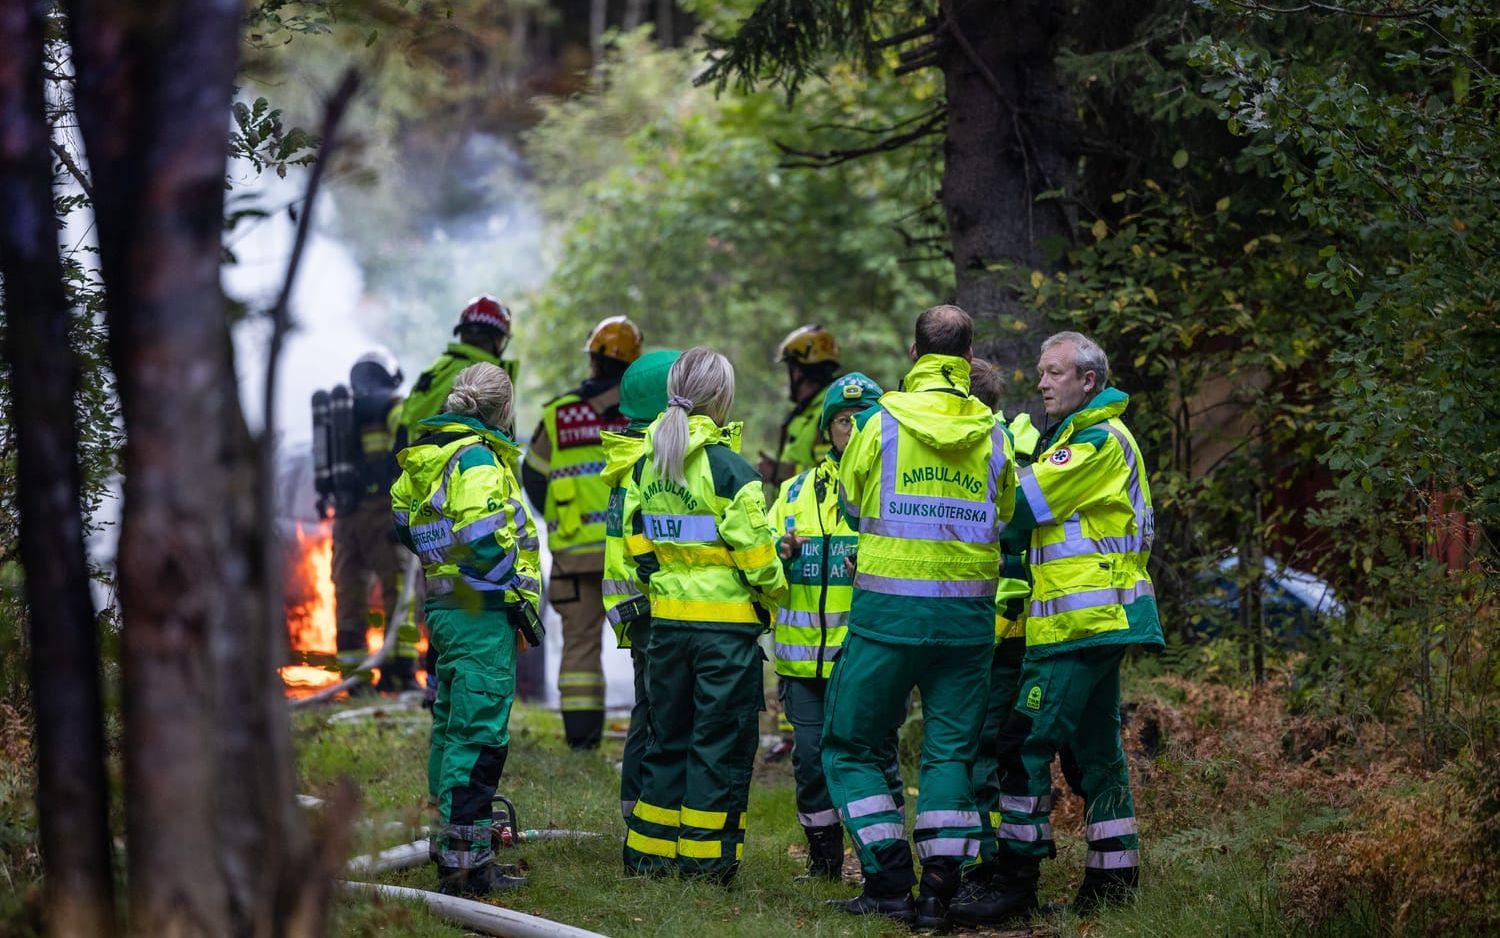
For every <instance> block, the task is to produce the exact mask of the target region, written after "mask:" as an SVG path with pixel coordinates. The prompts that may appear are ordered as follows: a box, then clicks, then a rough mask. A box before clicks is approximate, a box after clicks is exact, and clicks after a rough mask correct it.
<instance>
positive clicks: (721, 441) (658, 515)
mask: <svg viewBox="0 0 1500 938" xmlns="http://www.w3.org/2000/svg"><path fill="white" fill-rule="evenodd" d="M658 426H660V419H658V420H657V422H656V423H653V424H652V425H651V426H650V427H649V428H647V430H646V447H645V450H644V451H643V453H642V456H641V458H640V460H639V461H638V462H637V463H636V465H635V469H634V470H633V474H634V477H635V483H636V490H637V492H638V493H639V497H640V510H639V512H638V513H637V514H636V516H635V519H634V521H633V523H632V532H633V533H635V534H639V535H641V537H640V538H639V539H637V540H635V543H636V544H637V545H638V546H640V547H641V548H643V549H644V552H643V553H640V554H638V555H637V558H636V559H637V563H638V564H639V565H640V573H641V577H642V579H643V580H645V583H646V598H647V599H648V600H649V601H650V603H651V627H652V628H653V629H661V628H684V627H690V628H709V629H715V630H719V631H735V632H745V633H748V634H751V635H756V634H759V633H760V631H761V630H762V628H763V625H764V624H767V623H769V621H770V619H769V613H768V612H767V611H766V610H770V609H775V608H776V607H777V606H778V605H779V604H780V603H781V600H782V599H783V597H784V596H785V595H786V574H785V573H783V572H782V569H781V559H780V558H779V557H777V556H776V532H775V531H773V530H772V529H771V523H770V521H769V520H767V518H766V499H765V494H764V492H763V491H762V488H761V480H760V475H759V474H758V473H756V471H755V470H754V469H753V468H751V466H750V464H749V463H747V462H745V460H744V458H743V457H742V456H740V454H739V431H740V425H739V424H737V423H736V424H731V425H729V426H727V427H719V426H717V425H715V424H714V422H713V421H712V420H710V419H709V418H708V417H705V416H703V415H701V414H695V415H693V416H691V417H689V418H688V445H687V451H686V458H685V460H684V463H683V475H684V477H685V482H686V484H685V485H683V484H678V483H677V482H674V481H672V480H671V479H669V478H666V477H665V476H662V475H659V474H658V473H657V471H656V467H655V466H654V465H652V460H651V441H652V439H653V438H654V435H655V433H656V428H657V427H658Z"/></svg>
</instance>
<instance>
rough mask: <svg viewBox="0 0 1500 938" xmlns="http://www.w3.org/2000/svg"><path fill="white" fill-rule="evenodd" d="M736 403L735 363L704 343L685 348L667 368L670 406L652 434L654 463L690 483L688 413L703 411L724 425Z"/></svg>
mask: <svg viewBox="0 0 1500 938" xmlns="http://www.w3.org/2000/svg"><path fill="white" fill-rule="evenodd" d="M732 406H734V366H733V365H731V364H730V363H729V359H727V358H725V357H724V356H723V355H720V354H719V353H718V352H715V351H714V350H713V349H711V348H705V347H704V346H702V345H699V346H695V347H693V348H690V349H688V350H687V351H686V352H683V353H682V355H681V357H679V358H678V359H677V361H675V362H673V363H672V370H671V371H668V372H667V409H666V412H665V413H663V414H662V416H661V422H660V423H658V424H657V425H656V431H655V432H654V433H653V434H652V441H651V464H652V465H653V466H655V467H656V471H657V473H658V474H660V475H663V476H666V477H667V478H669V479H671V480H672V481H673V482H676V483H677V484H678V485H683V484H685V483H686V481H687V480H686V478H685V476H684V475H683V471H682V468H683V460H684V459H685V454H686V453H687V444H688V415H689V414H703V415H705V416H707V417H708V418H709V419H710V420H712V421H713V422H714V423H716V424H719V425H720V426H722V425H723V424H724V421H726V420H728V419H729V409H730V408H731V407H732Z"/></svg>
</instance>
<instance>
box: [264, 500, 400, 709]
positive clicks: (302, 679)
mask: <svg viewBox="0 0 1500 938" xmlns="http://www.w3.org/2000/svg"><path fill="white" fill-rule="evenodd" d="M287 554H288V559H287V569H286V571H285V576H284V580H285V587H286V627H287V638H288V640H289V642H290V644H291V648H292V659H293V663H292V664H288V665H287V666H286V667H283V668H282V669H281V678H282V681H283V682H284V683H285V684H286V687H287V694H288V695H289V696H293V697H296V696H305V695H307V694H310V693H313V692H315V691H317V690H320V689H321V688H324V687H327V686H328V685H330V684H333V683H336V682H337V681H339V680H340V679H341V677H342V675H341V674H340V673H339V670H338V668H337V666H336V659H335V656H336V655H337V654H338V623H337V617H336V614H335V613H336V606H335V598H334V589H333V524H332V523H331V522H328V521H320V522H318V524H317V526H316V527H313V528H311V529H310V530H309V529H307V528H304V527H303V525H302V523H301V522H300V521H299V522H297V527H296V539H295V542H294V543H293V544H290V545H288V551H287ZM370 608H371V609H372V610H380V609H382V608H383V602H382V597H381V596H380V593H379V587H378V586H372V592H371V596H370ZM384 641H385V617H384V616H383V615H380V614H379V613H378V612H377V613H376V615H375V617H374V619H373V620H372V621H371V624H370V625H369V627H368V628H367V629H366V630H365V647H366V648H367V649H368V650H369V652H370V654H374V653H375V652H376V651H378V650H379V649H380V646H381V643H382V642H384ZM426 652H427V636H426V635H425V634H423V635H422V637H421V639H420V640H419V641H418V643H417V661H418V663H419V665H420V663H421V662H422V661H424V660H425V657H424V656H425V654H426ZM370 679H371V680H372V681H378V680H380V670H379V669H378V668H377V669H375V670H373V671H372V672H371V674H370ZM417 680H418V681H419V682H421V683H424V684H425V682H426V672H425V671H418V672H417Z"/></svg>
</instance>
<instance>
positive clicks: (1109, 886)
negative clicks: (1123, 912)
mask: <svg viewBox="0 0 1500 938" xmlns="http://www.w3.org/2000/svg"><path fill="white" fill-rule="evenodd" d="M1140 884H1141V869H1140V867H1138V866H1132V867H1127V868H1125V869H1121V870H1095V869H1088V870H1084V871H1083V883H1082V884H1080V885H1079V887H1078V895H1077V896H1075V897H1074V898H1073V914H1075V915H1079V916H1086V915H1092V914H1094V913H1095V912H1098V911H1099V910H1100V909H1102V908H1105V907H1107V906H1115V905H1127V904H1129V903H1130V902H1132V901H1134V900H1135V894H1136V890H1138V889H1139V888H1140Z"/></svg>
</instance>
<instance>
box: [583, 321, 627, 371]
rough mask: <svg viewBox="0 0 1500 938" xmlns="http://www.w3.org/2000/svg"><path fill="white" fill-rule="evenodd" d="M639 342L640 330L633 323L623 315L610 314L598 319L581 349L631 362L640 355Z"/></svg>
mask: <svg viewBox="0 0 1500 938" xmlns="http://www.w3.org/2000/svg"><path fill="white" fill-rule="evenodd" d="M641 344H642V340H641V330H640V328H639V327H638V326H636V324H635V323H633V322H631V321H630V320H629V319H627V318H625V317H624V316H610V317H609V318H608V319H601V320H599V325H597V326H595V327H594V331H593V332H590V333H589V340H588V342H587V343H586V344H585V345H584V346H583V350H584V351H585V352H590V353H594V354H598V355H603V356H604V357H605V358H613V359H614V360H616V361H622V362H633V361H635V360H636V359H637V358H640V357H641Z"/></svg>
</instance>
